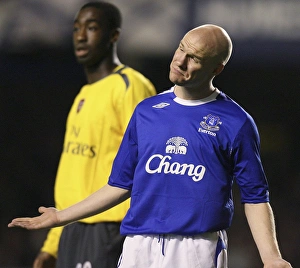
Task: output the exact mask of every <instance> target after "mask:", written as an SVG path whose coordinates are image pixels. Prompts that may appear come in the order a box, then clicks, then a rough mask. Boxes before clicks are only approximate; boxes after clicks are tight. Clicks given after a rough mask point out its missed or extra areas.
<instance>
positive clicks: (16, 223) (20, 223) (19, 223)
mask: <svg viewBox="0 0 300 268" xmlns="http://www.w3.org/2000/svg"><path fill="white" fill-rule="evenodd" d="M30 225H32V219H31V218H16V219H13V220H12V221H11V222H10V223H9V224H8V227H21V228H26V229H28V227H29V226H30Z"/></svg>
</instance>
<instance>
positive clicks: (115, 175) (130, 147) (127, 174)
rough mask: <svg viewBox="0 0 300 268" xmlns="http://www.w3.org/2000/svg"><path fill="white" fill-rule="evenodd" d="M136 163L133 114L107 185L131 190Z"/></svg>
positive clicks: (136, 149) (136, 151)
mask: <svg viewBox="0 0 300 268" xmlns="http://www.w3.org/2000/svg"><path fill="white" fill-rule="evenodd" d="M137 162H138V145H137V133H136V113H135V112H134V113H133V115H132V117H131V119H130V121H129V124H128V127H127V129H126V131H125V134H124V137H123V140H122V143H121V145H120V148H119V151H118V153H117V155H116V157H115V160H114V162H113V166H112V171H111V174H110V177H109V181H108V184H109V185H111V186H116V187H120V188H124V189H127V190H131V189H132V182H133V176H134V171H135V167H136V165H137Z"/></svg>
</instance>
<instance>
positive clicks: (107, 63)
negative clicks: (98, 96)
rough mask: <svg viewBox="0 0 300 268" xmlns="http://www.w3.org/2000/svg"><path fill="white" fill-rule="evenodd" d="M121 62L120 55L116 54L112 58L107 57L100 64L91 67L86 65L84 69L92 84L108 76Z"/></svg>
mask: <svg viewBox="0 0 300 268" xmlns="http://www.w3.org/2000/svg"><path fill="white" fill-rule="evenodd" d="M120 64H121V62H120V61H119V59H118V57H117V56H115V57H113V58H112V59H105V60H104V61H102V62H101V63H99V64H98V65H95V66H90V67H86V66H85V68H84V70H85V75H86V78H87V81H88V83H89V84H92V83H95V82H97V81H99V80H101V79H103V78H105V77H107V76H108V75H110V74H112V73H113V71H114V69H115V68H116V67H117V66H119V65H120Z"/></svg>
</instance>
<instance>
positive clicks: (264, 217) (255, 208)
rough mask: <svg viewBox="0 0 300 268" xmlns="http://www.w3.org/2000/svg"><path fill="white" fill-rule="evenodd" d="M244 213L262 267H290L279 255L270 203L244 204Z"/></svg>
mask: <svg viewBox="0 0 300 268" xmlns="http://www.w3.org/2000/svg"><path fill="white" fill-rule="evenodd" d="M245 214H246V217H247V221H248V224H249V227H250V230H251V233H252V236H253V238H254V241H255V243H256V246H257V248H258V250H259V254H260V256H261V259H262V262H263V264H264V268H290V267H292V266H291V265H290V264H289V263H288V262H286V261H285V260H283V259H282V257H281V253H280V250H279V247H278V243H277V238H276V231H275V221H274V215H273V211H272V208H271V206H270V204H269V203H259V204H245Z"/></svg>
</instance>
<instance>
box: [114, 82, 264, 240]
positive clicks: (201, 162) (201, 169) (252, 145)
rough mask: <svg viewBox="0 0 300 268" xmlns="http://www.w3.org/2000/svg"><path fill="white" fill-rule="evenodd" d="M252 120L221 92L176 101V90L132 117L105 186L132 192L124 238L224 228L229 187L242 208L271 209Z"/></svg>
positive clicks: (141, 106)
mask: <svg viewBox="0 0 300 268" xmlns="http://www.w3.org/2000/svg"><path fill="white" fill-rule="evenodd" d="M259 143H260V141H259V134H258V131H257V127H256V125H255V123H254V121H253V119H252V117H251V116H250V115H249V114H248V113H247V112H246V111H245V110H244V109H242V108H241V107H240V106H239V105H238V104H237V103H236V102H234V101H233V100H232V99H231V98H229V97H228V96H227V95H226V94H224V93H223V92H220V91H219V90H216V91H215V92H214V93H213V94H212V95H210V96H209V97H207V98H205V99H201V100H196V101H187V100H183V99H179V98H178V97H176V95H175V94H174V90H173V88H171V89H170V90H169V91H166V92H164V93H162V94H159V95H157V96H154V97H151V98H148V99H146V100H144V101H142V102H141V103H140V104H139V105H138V106H137V107H136V109H135V112H134V113H133V115H132V118H131V120H130V123H129V125H128V128H127V131H126V133H125V136H124V138H123V141H122V144H121V146H120V149H119V152H118V154H117V156H116V158H115V161H114V164H113V168H112V172H111V176H110V178H109V184H110V185H111V186H116V187H121V188H124V189H129V190H131V206H130V209H129V210H128V212H127V214H126V216H125V218H124V220H123V222H122V225H121V233H122V234H124V235H127V234H179V235H196V234H199V233H203V232H208V231H217V230H221V229H226V228H228V227H229V226H230V224H231V221H232V216H233V200H232V192H231V190H232V184H233V181H234V179H235V180H236V182H237V183H238V185H239V187H240V191H241V201H242V202H243V203H261V202H268V201H269V196H268V185H267V180H266V177H265V173H264V170H263V167H262V164H261V159H260V154H259V146H260V144H259Z"/></svg>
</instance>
